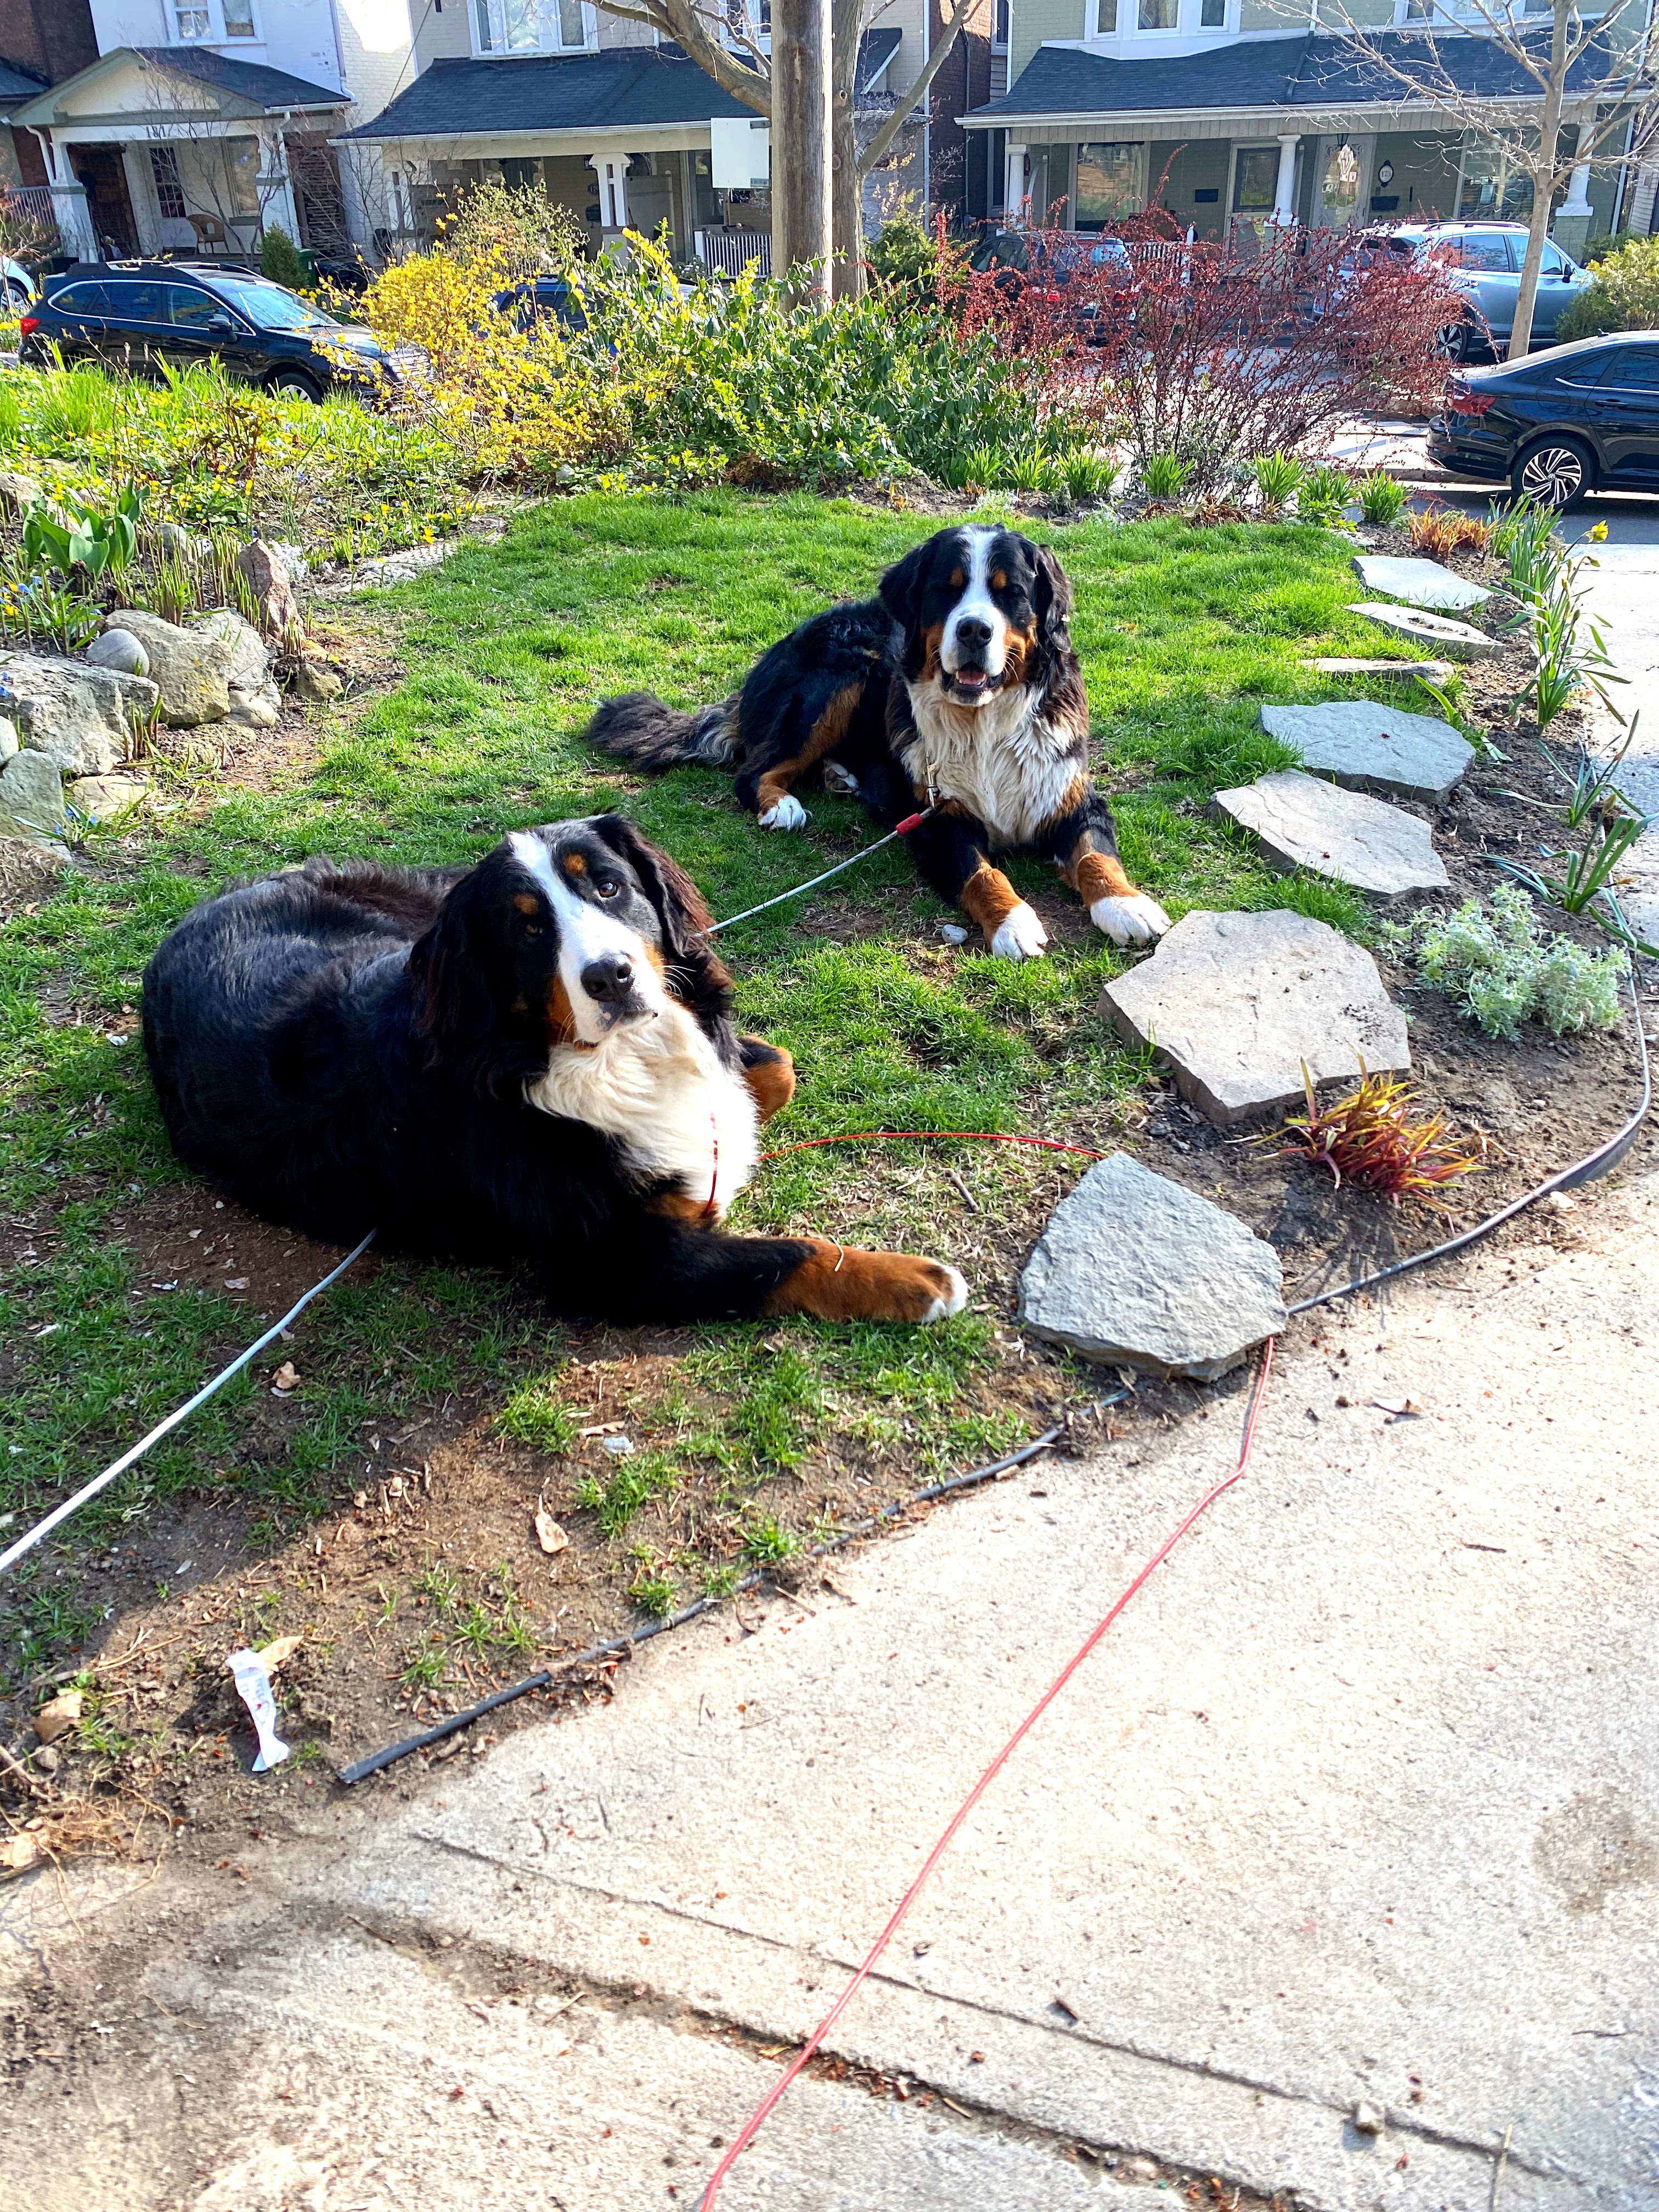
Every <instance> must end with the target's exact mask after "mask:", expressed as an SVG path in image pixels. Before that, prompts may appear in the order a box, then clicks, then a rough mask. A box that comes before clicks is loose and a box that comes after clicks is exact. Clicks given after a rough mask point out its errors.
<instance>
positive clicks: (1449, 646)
mask: <svg viewBox="0 0 1659 2212" xmlns="http://www.w3.org/2000/svg"><path fill="white" fill-rule="evenodd" d="M1348 612H1349V613H1350V614H1351V615H1364V617H1365V619H1366V621H1367V622H1373V623H1376V626H1377V628H1378V629H1390V630H1392V631H1393V632H1394V633H1395V636H1396V637H1408V638H1410V639H1411V640H1412V641H1413V644H1416V645H1431V646H1432V647H1434V649H1435V651H1436V652H1437V653H1444V655H1445V657H1446V659H1448V660H1496V659H1498V655H1499V654H1500V653H1502V652H1503V650H1504V641H1503V640H1502V638H1498V637H1488V636H1487V635H1486V631H1485V630H1483V629H1475V628H1474V626H1473V624H1472V623H1461V622H1454V621H1453V620H1452V617H1450V616H1449V615H1431V614H1425V612H1424V611H1423V610H1422V609H1421V608H1420V607H1390V606H1387V605H1384V604H1383V601H1382V600H1380V599H1355V600H1352V601H1351V602H1350V603H1349V606H1348Z"/></svg>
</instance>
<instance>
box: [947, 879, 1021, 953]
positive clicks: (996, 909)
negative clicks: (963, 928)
mask: <svg viewBox="0 0 1659 2212" xmlns="http://www.w3.org/2000/svg"><path fill="white" fill-rule="evenodd" d="M1024 903H1025V902H1024V899H1023V898H1021V896H1020V895H1019V893H1018V891H1017V890H1015V889H1014V887H1013V885H1012V884H1011V883H1010V882H1009V880H1008V878H1007V877H1006V876H1005V875H1004V874H1003V872H1002V871H1001V869H1000V868H994V867H993V866H991V863H990V862H989V861H988V860H982V861H981V863H980V865H979V866H978V867H976V868H975V871H974V872H973V874H972V875H971V876H969V878H968V880H967V882H966V883H965V884H963V887H962V892H961V896H960V897H959V898H958V900H957V904H958V905H959V906H960V907H961V908H962V910H963V913H964V914H965V915H967V917H968V919H969V921H976V922H977V923H978V924H979V926H980V927H981V929H982V930H983V931H984V932H985V942H986V943H987V945H988V944H989V943H990V942H991V939H993V938H994V936H995V935H996V933H997V932H998V930H999V929H1000V928H1001V927H1002V925H1003V923H1004V922H1005V921H1007V919H1008V917H1009V915H1011V914H1012V912H1013V910H1014V908H1016V907H1017V906H1024Z"/></svg>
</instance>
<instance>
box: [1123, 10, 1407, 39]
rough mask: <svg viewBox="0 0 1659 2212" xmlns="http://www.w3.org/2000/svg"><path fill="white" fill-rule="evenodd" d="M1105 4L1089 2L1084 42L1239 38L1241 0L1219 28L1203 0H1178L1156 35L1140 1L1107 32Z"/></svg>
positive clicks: (1229, 11) (1225, 16)
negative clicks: (1147, 27) (1143, 21)
mask: <svg viewBox="0 0 1659 2212" xmlns="http://www.w3.org/2000/svg"><path fill="white" fill-rule="evenodd" d="M1102 4H1103V0H1086V4H1085V13H1084V23H1085V30H1084V33H1083V35H1084V39H1085V42H1086V41H1088V40H1094V39H1118V40H1136V41H1139V40H1151V41H1152V43H1153V44H1154V45H1156V44H1158V42H1159V41H1160V40H1164V39H1225V38H1237V35H1238V28H1239V5H1240V0H1225V9H1224V13H1223V15H1222V20H1221V21H1220V23H1219V24H1214V23H1209V24H1206V23H1205V22H1204V21H1202V20H1201V17H1202V15H1203V5H1202V0H1176V19H1175V21H1174V22H1173V23H1170V24H1168V25H1166V26H1165V27H1164V28H1162V29H1160V30H1156V31H1143V30H1142V29H1141V27H1140V0H1117V28H1116V29H1115V31H1103V30H1102V29H1101V27H1100V11H1101V7H1102ZM1406 5H1407V0H1395V7H1396V8H1403V7H1405V6H1406Z"/></svg>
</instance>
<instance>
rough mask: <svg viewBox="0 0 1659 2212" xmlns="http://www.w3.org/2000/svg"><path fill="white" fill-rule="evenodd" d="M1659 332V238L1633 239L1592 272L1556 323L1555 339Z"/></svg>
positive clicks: (1564, 339) (1563, 339)
mask: <svg viewBox="0 0 1659 2212" xmlns="http://www.w3.org/2000/svg"><path fill="white" fill-rule="evenodd" d="M1656 328H1659V236H1655V237H1652V238H1633V239H1632V240H1631V241H1630V243H1629V244H1628V245H1627V246H1620V249H1619V251H1618V252H1616V253H1612V254H1609V255H1608V257H1607V259H1606V260H1605V261H1603V262H1601V263H1600V264H1598V265H1597V267H1596V268H1595V270H1594V271H1593V272H1592V274H1591V276H1590V281H1589V283H1588V284H1586V285H1585V287H1584V289H1583V291H1582V292H1580V293H1578V294H1577V296H1576V297H1575V298H1574V299H1573V300H1572V301H1571V302H1570V304H1569V305H1568V307H1566V309H1565V312H1564V313H1563V314H1562V315H1561V318H1560V319H1559V321H1558V322H1557V324H1556V325H1555V335H1556V337H1558V338H1559V339H1560V340H1562V341H1563V342H1565V341H1566V340H1568V339H1571V338H1594V337H1600V336H1601V333H1602V332H1603V331H1650V330H1654V329H1656Z"/></svg>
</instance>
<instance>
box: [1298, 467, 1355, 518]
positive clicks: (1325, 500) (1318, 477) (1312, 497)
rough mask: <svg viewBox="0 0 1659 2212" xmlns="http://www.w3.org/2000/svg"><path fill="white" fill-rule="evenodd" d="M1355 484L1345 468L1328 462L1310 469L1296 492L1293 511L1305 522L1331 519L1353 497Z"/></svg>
mask: <svg viewBox="0 0 1659 2212" xmlns="http://www.w3.org/2000/svg"><path fill="white" fill-rule="evenodd" d="M1355 489H1356V486H1355V483H1354V480H1353V478H1352V477H1351V476H1350V475H1349V474H1348V471H1346V469H1345V468H1340V467H1338V466H1337V465H1336V464H1335V462H1334V461H1330V462H1327V463H1326V464H1325V465H1324V466H1323V467H1322V468H1317V469H1310V470H1309V471H1308V473H1307V475H1306V476H1305V477H1304V478H1303V480H1302V487H1301V489H1300V490H1299V491H1298V492H1297V495H1296V511H1297V513H1298V514H1299V515H1300V516H1301V517H1302V519H1303V520H1304V521H1305V522H1330V521H1334V520H1335V518H1336V517H1337V516H1338V515H1340V513H1341V512H1342V510H1343V508H1344V507H1346V506H1347V505H1348V504H1349V502H1350V501H1352V498H1353V496H1354V492H1355Z"/></svg>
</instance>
